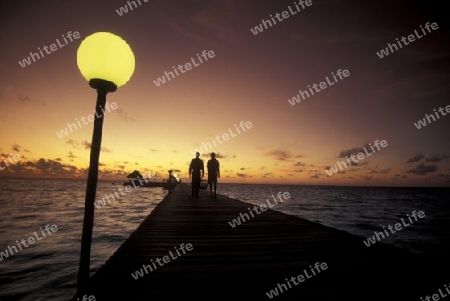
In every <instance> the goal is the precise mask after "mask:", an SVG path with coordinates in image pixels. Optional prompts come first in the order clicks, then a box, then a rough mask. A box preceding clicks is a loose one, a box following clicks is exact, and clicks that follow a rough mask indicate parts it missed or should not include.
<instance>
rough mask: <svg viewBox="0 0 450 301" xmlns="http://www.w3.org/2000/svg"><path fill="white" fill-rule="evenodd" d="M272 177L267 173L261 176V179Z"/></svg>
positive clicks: (271, 174)
mask: <svg viewBox="0 0 450 301" xmlns="http://www.w3.org/2000/svg"><path fill="white" fill-rule="evenodd" d="M272 176H273V173H271V172H268V173H265V174H264V175H263V178H271V177H272Z"/></svg>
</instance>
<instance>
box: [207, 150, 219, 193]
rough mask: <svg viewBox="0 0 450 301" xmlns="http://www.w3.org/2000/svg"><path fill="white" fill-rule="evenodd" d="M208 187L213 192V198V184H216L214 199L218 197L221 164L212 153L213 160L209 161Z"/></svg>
mask: <svg viewBox="0 0 450 301" xmlns="http://www.w3.org/2000/svg"><path fill="white" fill-rule="evenodd" d="M206 166H207V167H208V185H209V190H210V191H211V197H212V196H213V184H214V197H215V198H216V197H217V194H216V191H217V177H219V178H220V164H219V161H217V159H216V154H215V153H211V159H210V160H208V164H207V165H206Z"/></svg>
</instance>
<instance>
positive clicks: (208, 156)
mask: <svg viewBox="0 0 450 301" xmlns="http://www.w3.org/2000/svg"><path fill="white" fill-rule="evenodd" d="M215 154H216V159H225V158H226V157H227V156H225V155H222V154H221V153H215ZM201 156H202V157H203V158H211V153H203V154H202V155H201Z"/></svg>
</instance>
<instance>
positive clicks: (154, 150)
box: [150, 148, 158, 153]
mask: <svg viewBox="0 0 450 301" xmlns="http://www.w3.org/2000/svg"><path fill="white" fill-rule="evenodd" d="M150 151H151V152H152V153H154V152H157V151H158V150H157V149H154V148H152V149H151V150H150Z"/></svg>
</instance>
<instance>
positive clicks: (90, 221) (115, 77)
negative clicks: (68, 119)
mask: <svg viewBox="0 0 450 301" xmlns="http://www.w3.org/2000/svg"><path fill="white" fill-rule="evenodd" d="M77 64H78V69H80V72H81V74H82V75H83V77H84V78H85V79H86V80H87V81H89V86H91V87H92V88H94V89H96V90H97V104H96V106H95V110H96V117H98V118H95V120H94V131H93V134H92V144H91V155H90V162H89V173H88V179H87V186H86V197H85V204H84V219H83V233H82V237H81V252H80V266H79V270H78V282H77V294H78V296H81V295H82V294H83V293H84V292H85V290H86V288H87V283H88V281H89V266H90V257H91V241H92V228H93V226H94V202H95V194H96V190H97V177H98V162H99V156H100V148H101V142H102V127H103V114H102V113H103V112H104V110H105V109H104V108H105V103H106V94H108V92H114V91H116V89H117V88H118V87H120V86H122V85H124V84H125V83H126V82H127V81H128V80H129V79H130V78H131V76H132V75H133V72H134V66H135V61H134V55H133V51H132V50H131V48H130V46H129V45H128V44H127V43H126V42H125V41H124V40H123V39H122V38H120V37H119V36H116V35H114V34H112V33H109V32H96V33H94V34H92V35H90V36H88V37H86V38H85V39H84V40H83V41H82V42H81V44H80V47H78V51H77ZM102 108H103V112H102Z"/></svg>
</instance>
